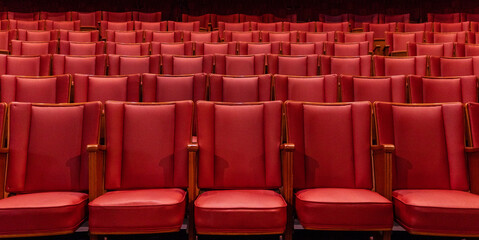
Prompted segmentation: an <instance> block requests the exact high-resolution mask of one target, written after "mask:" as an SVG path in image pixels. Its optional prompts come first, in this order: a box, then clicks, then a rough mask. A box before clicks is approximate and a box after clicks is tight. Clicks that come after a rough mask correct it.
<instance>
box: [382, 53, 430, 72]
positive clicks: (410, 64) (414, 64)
mask: <svg viewBox="0 0 479 240" xmlns="http://www.w3.org/2000/svg"><path fill="white" fill-rule="evenodd" d="M373 60H374V71H375V73H374V75H376V76H393V75H409V74H417V75H423V76H424V75H426V74H427V67H428V66H427V57H426V56H414V57H385V56H378V55H375V56H373Z"/></svg>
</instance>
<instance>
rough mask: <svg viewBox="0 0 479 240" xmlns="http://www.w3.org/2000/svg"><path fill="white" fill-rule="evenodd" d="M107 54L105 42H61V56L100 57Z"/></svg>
mask: <svg viewBox="0 0 479 240" xmlns="http://www.w3.org/2000/svg"><path fill="white" fill-rule="evenodd" d="M104 53H105V42H103V41H99V42H74V41H60V54H64V55H83V56H88V55H99V54H104Z"/></svg>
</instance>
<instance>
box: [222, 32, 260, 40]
mask: <svg viewBox="0 0 479 240" xmlns="http://www.w3.org/2000/svg"><path fill="white" fill-rule="evenodd" d="M223 35H224V41H225V42H232V41H239V42H259V40H260V32H259V31H248V32H234V31H228V30H226V31H224V33H223ZM220 38H221V34H220Z"/></svg>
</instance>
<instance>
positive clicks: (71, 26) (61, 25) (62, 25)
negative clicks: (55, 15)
mask: <svg viewBox="0 0 479 240" xmlns="http://www.w3.org/2000/svg"><path fill="white" fill-rule="evenodd" d="M45 30H70V31H80V20H76V21H52V20H46V21H45Z"/></svg>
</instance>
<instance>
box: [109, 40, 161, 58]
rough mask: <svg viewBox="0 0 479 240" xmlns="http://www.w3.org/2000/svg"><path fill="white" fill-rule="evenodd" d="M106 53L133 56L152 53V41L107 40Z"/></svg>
mask: <svg viewBox="0 0 479 240" xmlns="http://www.w3.org/2000/svg"><path fill="white" fill-rule="evenodd" d="M106 53H107V54H118V55H132V56H140V55H150V43H118V42H106ZM153 54H155V53H153Z"/></svg>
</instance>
